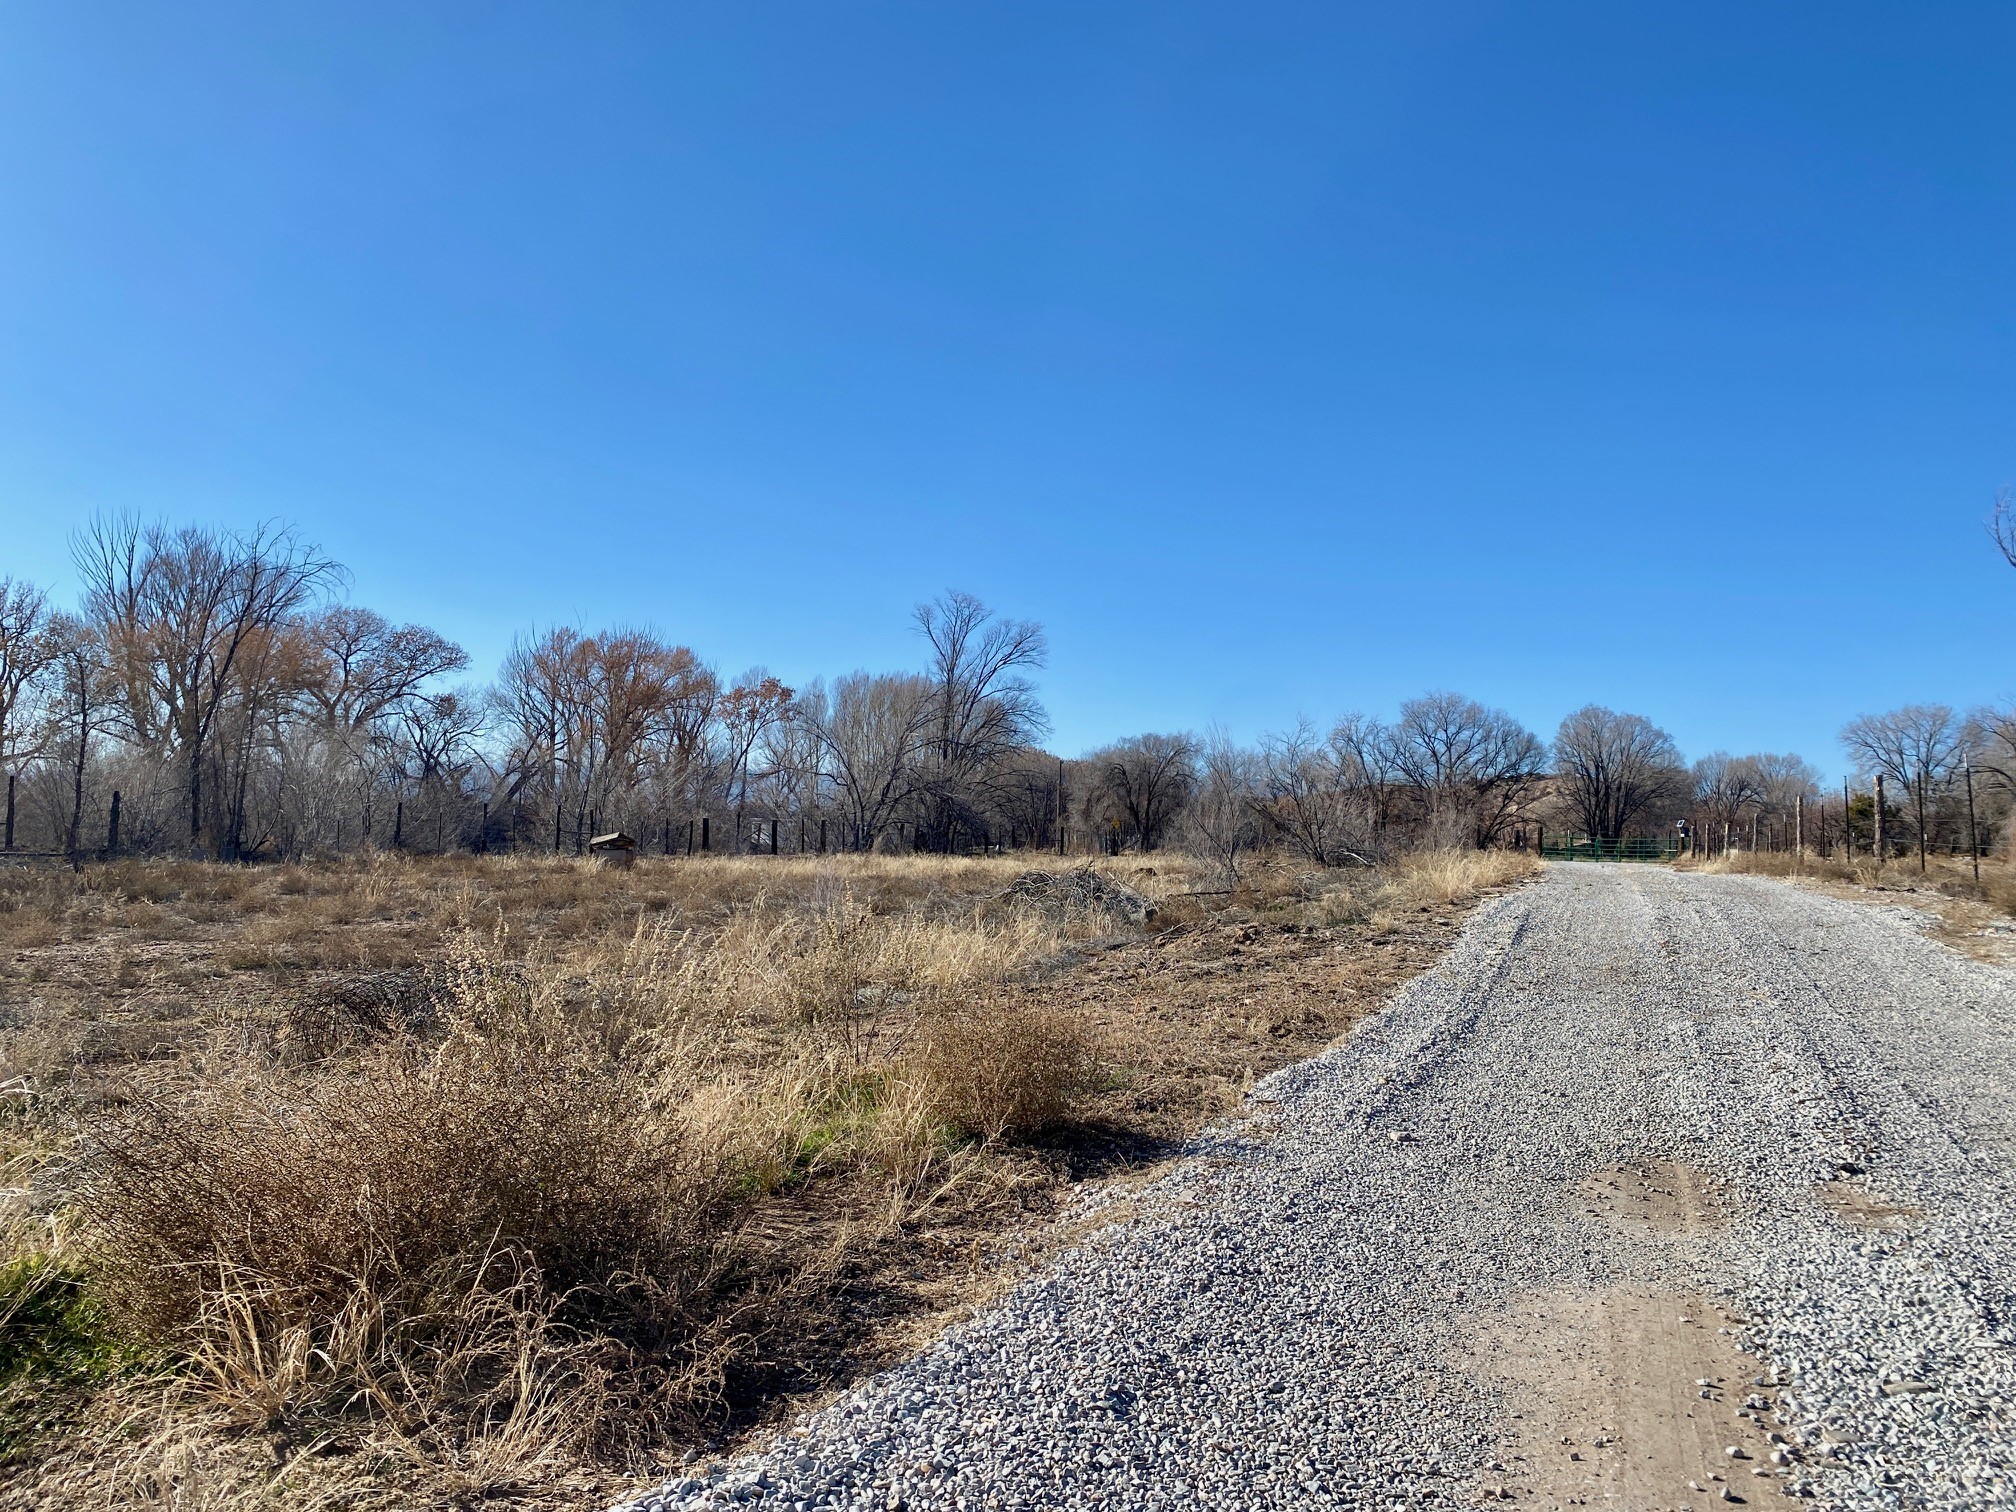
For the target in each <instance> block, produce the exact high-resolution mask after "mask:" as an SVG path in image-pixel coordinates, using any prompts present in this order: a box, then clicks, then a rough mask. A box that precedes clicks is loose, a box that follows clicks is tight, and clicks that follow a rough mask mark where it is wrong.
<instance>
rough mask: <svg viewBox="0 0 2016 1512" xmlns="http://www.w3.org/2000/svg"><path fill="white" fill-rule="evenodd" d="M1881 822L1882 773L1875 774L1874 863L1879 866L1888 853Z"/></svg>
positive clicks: (1886, 838)
mask: <svg viewBox="0 0 2016 1512" xmlns="http://www.w3.org/2000/svg"><path fill="white" fill-rule="evenodd" d="M1884 828H1885V826H1884V824H1883V774H1882V773H1881V772H1878V773H1877V774H1876V864H1877V865H1878V866H1881V865H1882V864H1883V862H1884V861H1885V860H1886V859H1887V858H1888V856H1889V854H1890V847H1889V845H1888V843H1887V841H1888V839H1889V837H1888V836H1887V835H1886V834H1885V833H1884Z"/></svg>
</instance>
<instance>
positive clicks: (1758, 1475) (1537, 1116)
mask: <svg viewBox="0 0 2016 1512" xmlns="http://www.w3.org/2000/svg"><path fill="white" fill-rule="evenodd" d="M2012 1092H2016V974H2012V973H2010V972H2009V971H2007V970H2005V969H2002V968H1998V967H1991V966H1984V965H1980V964H1977V963H1974V962H1971V961H1968V960H1966V959H1965V958H1963V957H1961V956H1960V955H1958V954H1956V953H1954V952H1952V951H1951V950H1949V949H1947V948H1946V947H1944V946H1942V945H1939V944H1937V943H1935V942H1933V941H1931V940H1928V939H1926V938H1924V936H1923V935H1922V933H1921V932H1920V931H1918V930H1917V929H1915V928H1914V927H1912V925H1911V924H1910V923H1909V922H1908V921H1904V920H1901V919H1899V918H1896V917H1892V916H1888V915H1886V914H1884V913H1883V912H1881V911H1878V910H1876V909H1871V908H1868V907H1866V906H1863V905H1860V904H1857V903H1854V902H1845V901H1838V900H1834V899H1829V898H1825V897H1821V896H1818V895H1817V894H1814V893H1809V892H1806V891H1803V890H1800V889H1798V888H1795V887H1792V886H1789V885H1786V884H1783V883H1776V882H1770V881H1766V880H1762V879H1756V878H1746V877H1725V876H1699V875H1688V874H1681V873H1675V872H1672V871H1669V870H1666V869H1663V868H1653V867H1646V868H1629V867H1599V866H1589V865H1557V866H1555V867H1553V868H1552V869H1550V871H1549V872H1548V873H1547V874H1546V876H1545V877H1544V878H1543V879H1541V880H1540V881H1539V882H1537V883H1535V884H1533V885H1531V886H1528V887H1524V888H1521V889H1520V890H1518V891H1516V892H1514V893H1512V894H1510V895H1508V896H1505V897H1502V898H1500V899H1497V900H1495V901H1493V902H1491V903H1489V904H1487V905H1485V906H1484V907H1483V908H1481V909H1480V910H1479V911H1478V913H1477V915H1476V916H1475V917H1474V919H1473V921H1472V923H1471V925H1470V927H1469V928H1468V930H1467V931H1466V932H1465V934H1464V935H1463V937H1462V939H1461V940H1460V941H1459V942H1458V944H1457V945H1456V947H1455V948H1454V950H1453V951H1452V952H1451V953H1450V954H1449V955H1448V956H1447V957H1446V958H1445V959H1444V961H1443V962H1442V964H1441V965H1440V966H1438V967H1437V968H1436V969H1435V970H1433V971H1432V972H1430V973H1429V974H1427V975H1426V976H1424V977H1421V978H1419V979H1417V980H1416V981H1415V982H1414V983H1413V984H1412V985H1411V986H1409V987H1408V988H1407V989H1405V990H1404V991H1403V992H1401V993H1400V994H1399V995H1398V997H1397V998H1396V999H1395V1000H1394V1001H1393V1002H1392V1003H1391V1004H1389V1005H1388V1006H1387V1007H1386V1008H1385V1009H1384V1010H1383V1011H1381V1012H1380V1013H1378V1014H1376V1015H1374V1016H1373V1017H1371V1018H1370V1019H1368V1020H1367V1021H1366V1022H1364V1023H1363V1024H1362V1025H1361V1026H1360V1027H1359V1028H1358V1029H1357V1030H1355V1031H1354V1032H1353V1033H1352V1034H1351V1035H1350V1036H1349V1038H1348V1039H1346V1040H1345V1041H1344V1042H1343V1043H1341V1044H1340V1045H1339V1046H1338V1047H1336V1048H1335V1049H1333V1050H1332V1051H1330V1052H1329V1053H1327V1054H1325V1055H1323V1056H1322V1057H1320V1058H1318V1059H1316V1060H1313V1061H1309V1062H1306V1063H1304V1064H1302V1065H1299V1066H1296V1067H1292V1068H1290V1069H1289V1070H1287V1071H1284V1072H1281V1073H1279V1074H1277V1075H1275V1076H1273V1077H1271V1078H1269V1079H1268V1080H1267V1081H1266V1082H1265V1083H1263V1084H1262V1085H1261V1086H1260V1087H1259V1088H1257V1089H1256V1091H1255V1093H1254V1097H1253V1102H1252V1109H1251V1112H1250V1115H1249V1116H1248V1117H1246V1118H1244V1119H1242V1120H1239V1121H1237V1122H1235V1123H1233V1124H1231V1125H1228V1126H1226V1127H1224V1128H1221V1129H1219V1130H1216V1131H1213V1132H1212V1133H1211V1134H1210V1135H1208V1136H1206V1137H1204V1138H1203V1139H1201V1140H1200V1141H1199V1142H1198V1144H1197V1146H1196V1150H1195V1154H1194V1158H1192V1159H1190V1160H1188V1161H1186V1162H1184V1163H1183V1164H1182V1165H1180V1166H1179V1167H1178V1168H1176V1169H1175V1170H1174V1171H1173V1173H1172V1174H1171V1175H1169V1176H1168V1177H1167V1178H1165V1179H1164V1180H1162V1181H1161V1182H1159V1183H1157V1185H1156V1186H1155V1187H1154V1188H1153V1189H1152V1190H1151V1191H1150V1193H1149V1194H1148V1196H1147V1198H1146V1199H1145V1200H1144V1201H1143V1202H1141V1203H1140V1204H1139V1205H1138V1206H1137V1208H1136V1210H1135V1212H1134V1213H1133V1215H1132V1216H1130V1217H1127V1218H1125V1219H1122V1220H1120V1221H1117V1222H1115V1223H1113V1224H1111V1225H1109V1226H1108V1227H1107V1228H1106V1229H1104V1230H1103V1231H1101V1233H1100V1234H1099V1235H1098V1237H1096V1238H1095V1239H1094V1240H1092V1241H1090V1242H1087V1243H1086V1244H1084V1245H1083V1246H1081V1247H1080V1248H1078V1249H1077V1250H1075V1251H1073V1252H1071V1253H1070V1254H1068V1255H1067V1256H1065V1257H1064V1258H1063V1259H1062V1260H1061V1261H1060V1262H1059V1263H1057V1264H1056V1265H1054V1266H1053V1267H1052V1268H1051V1269H1049V1270H1048V1271H1047V1272H1045V1273H1044V1274H1042V1275H1040V1276H1038V1277H1036V1278H1033V1279H1031V1280H1029V1281H1028V1282H1026V1283H1025V1284H1023V1285H1022V1286H1020V1287H1019V1288H1018V1289H1016V1290H1015V1291H1014V1292H1013V1293H1011V1294H1010V1295H1009V1296H1007V1297H1006V1298H1004V1299H1003V1300H1002V1301H1001V1302H999V1303H997V1304H995V1305H994V1306H992V1307H990V1308H989V1309H987V1310H985V1311H984V1312H982V1313H981V1314H979V1315H978V1316H976V1317H975V1318H973V1319H971V1320H970V1321H969V1322H966V1323H964V1324H961V1325H960V1326H958V1327H957V1328H955V1329H953V1330H952V1331H951V1332H950V1333H948V1334H947V1335H946V1336H945V1337H943V1338H942V1339H941V1340H940V1341H939V1342H938V1343H936V1344H935V1345H934V1346H932V1347H931V1348H930V1349H929V1350H927V1351H926V1352H925V1353H924V1354H923V1355H921V1356H920V1357H919V1358H917V1359H915V1360H913V1361H911V1362H910V1363H908V1364H906V1365H903V1366H901V1367H899V1368H897V1369H894V1370H891V1371H888V1372H886V1373H885V1374H883V1375H881V1376H879V1377H877V1378H875V1379H874V1380H872V1381H870V1382H868V1383H866V1384H864V1385H863V1386H861V1387H859V1388H858V1389H856V1390H854V1391H852V1392H850V1393H848V1394H846V1395H845V1396H843V1397H841V1398H839V1399H838V1400H836V1401H835V1402H833V1403H832V1404H830V1405H828V1406H826V1407H824V1408H822V1409H820V1410H819V1411H817V1412H815V1413H812V1414H810V1415H808V1416H806V1417H804V1418H802V1419H801V1420H800V1421H799V1422H798V1423H796V1424H795V1425H793V1427H792V1428H791V1429H790V1430H789V1431H787V1432H783V1433H781V1434H779V1435H777V1436H776V1437H775V1439H774V1441H773V1442H771V1443H770V1445H769V1446H768V1447H766V1448H764V1449H763V1450H761V1451H760V1452H757V1453H754V1454H751V1455H748V1456H745V1457H742V1458H738V1459H733V1460H729V1461H726V1462H723V1463H721V1464H718V1465H714V1466H710V1467H706V1468H705V1469H704V1470H699V1469H696V1471H695V1472H694V1473H691V1474H688V1475H686V1476H684V1477H682V1478H680V1479H677V1480H674V1481H673V1482H671V1483H670V1484H668V1485H665V1486H662V1487H659V1488H658V1489H656V1490H654V1491H653V1492H651V1493H650V1494H648V1495H646V1496H643V1497H642V1498H640V1499H638V1500H636V1501H634V1502H632V1503H629V1504H628V1506H629V1508H630V1509H632V1512H663V1509H670V1508H700V1507H710V1506H721V1505H734V1504H753V1505H761V1506H765V1507H779V1508H787V1507H788V1508H811V1507H844V1508H896V1507H907V1508H915V1509H926V1508H934V1509H935V1508H973V1509H978V1508H995V1507H999V1508H1052V1507H1055V1508H1148V1507H1187V1506H1209V1507H1265V1506H1283V1507H1290V1506H1311V1507H1323V1506H1338V1507H1364V1508H1388V1507H1410V1508H1411V1507H1475V1506H1478V1505H1483V1504H1496V1503H1497V1502H1498V1501H1499V1500H1501V1499H1515V1500H1516V1501H1518V1502H1520V1503H1523V1504H1526V1505H1543V1506H1544V1505H1563V1504H1574V1503H1576V1502H1577V1501H1578V1500H1579V1499H1580V1498H1578V1497H1577V1496H1575V1495H1571V1494H1567V1493H1566V1492H1564V1491H1562V1490H1561V1489H1560V1488H1559V1486H1550V1485H1548V1484H1547V1483H1546V1482H1545V1481H1544V1478H1542V1479H1535V1478H1534V1476H1535V1472H1533V1471H1532V1470H1531V1467H1530V1466H1528V1465H1526V1464H1524V1463H1523V1456H1515V1455H1514V1454H1513V1453H1512V1452H1511V1450H1510V1449H1509V1448H1508V1444H1511V1443H1516V1442H1517V1438H1518V1434H1517V1426H1516V1425H1518V1424H1519V1423H1520V1422H1521V1421H1522V1419H1527V1420H1530V1416H1531V1414H1530V1411H1529V1409H1530V1408H1531V1407H1532V1405H1533V1404H1531V1403H1530V1402H1525V1401H1522V1393H1527V1392H1530V1391H1532V1390H1534V1389H1536V1388H1535V1387H1533V1386H1532V1385H1531V1384H1530V1380H1528V1381H1527V1382H1526V1383H1524V1384H1521V1383H1520V1382H1519V1378H1518V1374H1517V1371H1516V1370H1513V1371H1510V1372H1508V1371H1507V1370H1506V1369H1503V1368H1500V1367H1501V1366H1502V1365H1504V1364H1505V1363H1506V1362H1505V1361H1502V1360H1501V1361H1498V1362H1496V1363H1494V1361H1493V1360H1492V1359H1491V1358H1490V1352H1491V1350H1492V1349H1494V1348H1495V1349H1497V1350H1498V1351H1499V1352H1500V1353H1503V1352H1505V1351H1506V1350H1508V1349H1509V1350H1510V1352H1511V1353H1512V1354H1514V1355H1516V1354H1517V1353H1518V1352H1519V1350H1520V1342H1519V1340H1520V1333H1519V1329H1520V1327H1521V1326H1522V1325H1521V1323H1520V1320H1521V1319H1522V1318H1523V1317H1526V1316H1528V1314H1527V1312H1526V1311H1525V1310H1524V1309H1526V1308H1527V1307H1528V1305H1529V1304H1530V1302H1531V1300H1532V1299H1534V1298H1536V1297H1555V1298H1558V1297H1575V1296H1581V1295H1612V1294H1621V1290H1620V1289H1629V1288H1637V1289H1639V1290H1640V1291H1641V1292H1642V1291H1643V1289H1645V1288H1648V1287H1649V1288H1670V1289H1671V1290H1672V1291H1673V1292H1674V1293H1675V1294H1680V1293H1683V1292H1684V1293H1689V1294H1695V1295H1706V1296H1709V1297H1713V1298H1716V1299H1718V1300H1719V1302H1720V1303H1721V1305H1722V1306H1723V1307H1725V1308H1726V1309H1727V1313H1728V1316H1729V1318H1730V1319H1731V1320H1732V1321H1733V1323H1734V1327H1733V1328H1731V1330H1730V1334H1731V1337H1730V1338H1729V1340H1728V1341H1727V1347H1729V1348H1730V1349H1731V1350H1732V1352H1733V1350H1734V1349H1735V1348H1736V1347H1738V1346H1740V1347H1741V1348H1742V1349H1744V1350H1747V1351H1749V1353H1750V1355H1752V1356H1754V1357H1755V1358H1754V1359H1745V1360H1743V1362H1742V1363H1743V1366H1744V1368H1745V1369H1746V1370H1750V1369H1754V1372H1755V1374H1754V1376H1752V1377H1750V1380H1749V1384H1748V1385H1745V1384H1744V1383H1742V1382H1737V1383H1736V1384H1735V1386H1734V1392H1735V1395H1734V1396H1733V1397H1731V1398H1730V1399H1729V1400H1727V1401H1726V1402H1725V1401H1724V1391H1725V1388H1724V1387H1723V1386H1721V1385H1720V1384H1719V1383H1718V1384H1711V1383H1710V1382H1709V1381H1708V1380H1707V1379H1706V1378H1705V1377H1704V1378H1703V1381H1702V1383H1701V1387H1702V1389H1701V1391H1700V1393H1699V1395H1700V1397H1701V1398H1702V1400H1703V1401H1704V1403H1707V1404H1708V1406H1704V1407H1703V1409H1702V1410H1703V1413H1704V1415H1705V1414H1706V1413H1707V1412H1708V1411H1709V1409H1710V1407H1712V1408H1713V1410H1714V1411H1716V1412H1726V1413H1727V1414H1730V1415H1731V1418H1732V1420H1734V1421H1737V1422H1738V1426H1746V1425H1747V1426H1750V1427H1754V1429H1755V1430H1756V1445H1757V1448H1758V1450H1759V1452H1758V1453H1756V1454H1754V1455H1753V1454H1750V1453H1747V1452H1744V1453H1741V1465H1740V1472H1741V1473H1739V1465H1738V1463H1737V1462H1736V1457H1734V1456H1732V1461H1731V1463H1730V1464H1728V1465H1725V1466H1723V1467H1722V1468H1723V1469H1726V1470H1727V1471H1728V1472H1729V1474H1728V1476H1727V1477H1726V1478H1724V1477H1723V1476H1722V1475H1719V1474H1718V1475H1716V1476H1713V1477H1699V1478H1695V1479H1693V1480H1692V1482H1691V1483H1682V1484H1676V1485H1674V1486H1673V1487H1672V1489H1671V1494H1670V1496H1668V1495H1666V1494H1665V1493H1664V1492H1662V1493H1661V1496H1660V1499H1657V1500H1649V1499H1648V1500H1646V1501H1645V1502H1644V1503H1643V1505H1647V1506H1661V1507H1665V1506H1672V1507H1679V1506H1692V1507H1696V1508H1699V1507H1705V1506H1708V1505H1711V1504H1719V1503H1720V1502H1721V1501H1724V1500H1742V1501H1748V1502H1750V1503H1753V1504H1760V1503H1761V1504H1769V1503H1774V1502H1779V1501H1780V1499H1781V1498H1796V1499H1800V1500H1804V1501H1805V1502H1806V1504H1807V1505H1810V1506H1818V1507H1835V1508H1844V1509H1845V1508H1865V1507H1866V1508H1942V1509H1943V1508H1954V1509H1958V1508H1979V1507H1989V1506H2002V1505H2011V1506H2016V1469H2012V1467H2016V1327H2012V1321H2011V1320H2012V1319H2016V1305H2012V1303H2016V1299H2012V1296H2011V1292H2012V1289H2016V1203H2012V1187H2016V1143H2012V1133H2016V1100H2012ZM1654 1161H1666V1162H1673V1163H1675V1166H1676V1168H1683V1167H1684V1168H1685V1169H1687V1170H1690V1171H1694V1172H1698V1173H1700V1176H1701V1180H1702V1181H1703V1183H1704V1184H1705V1185H1706V1187H1707V1188H1708V1189H1710V1190H1712V1191H1713V1192H1714V1193H1715V1194H1717V1202H1718V1203H1719V1205H1720V1206H1719V1211H1718V1213H1717V1215H1716V1219H1715V1222H1714V1223H1713V1224H1712V1225H1711V1226H1705V1227H1704V1226H1699V1225H1697V1226H1696V1227H1695V1229H1694V1230H1692V1231H1690V1232H1688V1233H1687V1234H1685V1235H1679V1234H1674V1235H1662V1234H1661V1233H1660V1232H1658V1231H1656V1230H1653V1229H1647V1230H1644V1231H1642V1232H1638V1233H1635V1234H1626V1233H1622V1232H1620V1230H1619V1227H1618V1224H1617V1222H1616V1219H1615V1216H1614V1214H1608V1213H1606V1212H1604V1211H1603V1210H1601V1207H1600V1205H1597V1204H1592V1203H1591V1201H1590V1200H1589V1196H1588V1194H1589V1191H1590V1188H1591V1184H1592V1183H1598V1182H1601V1181H1602V1180H1603V1179H1604V1177H1605V1173H1613V1172H1615V1171H1617V1170H1618V1169H1619V1168H1620V1167H1625V1166H1630V1165H1633V1164H1634V1163H1636V1164H1638V1165H1641V1166H1642V1165H1643V1163H1645V1162H1654ZM1681 1321H1682V1322H1688V1323H1691V1322H1692V1321H1693V1320H1692V1319H1682V1320H1681ZM1486 1340H1495V1341H1498V1342H1497V1343H1496V1344H1492V1345H1488V1346H1487V1345H1486V1344H1485V1343H1483V1342H1480V1341H1486ZM1508 1340H1509V1341H1510V1342H1509V1344H1508V1343H1507V1342H1506V1341H1508ZM1536 1348H1537V1345H1536ZM1511 1363H1512V1364H1514V1365H1516V1364H1517V1361H1516V1360H1514V1361H1512V1362H1511ZM1621 1368H1622V1369H1624V1370H1626V1371H1629V1370H1631V1369H1639V1370H1655V1369H1658V1368H1660V1365H1659V1362H1658V1361H1657V1359H1655V1358H1647V1359H1644V1360H1640V1361H1637V1362H1635V1363H1634V1362H1633V1361H1631V1360H1628V1359H1627V1360H1625V1361H1623V1362H1622V1365H1621ZM1683 1384H1685V1385H1687V1386H1688V1387H1689V1388H1690V1391H1689V1394H1690V1395H1691V1394H1692V1393H1691V1387H1692V1385H1693V1383H1692V1382H1688V1383H1683ZM1539 1389H1544V1388H1539ZM1605 1426H1606V1427H1607V1426H1608V1425H1605ZM1628 1426H1629V1425H1627V1428H1628ZM1612 1431H1613V1432H1619V1433H1620V1436H1623V1437H1628V1433H1624V1432H1620V1431H1619V1430H1614V1429H1613V1430H1612ZM1704 1431H1707V1430H1705V1429H1704ZM1715 1431H1718V1432H1719V1431H1722V1430H1721V1429H1719V1428H1718V1429H1716V1430H1715ZM1767 1435H1768V1436H1767ZM1594 1442H1595V1443H1597V1444H1599V1445H1600V1444H1602V1443H1603V1442H1604V1440H1603V1439H1601V1438H1599V1439H1597V1440H1594ZM1766 1444H1769V1445H1770V1446H1771V1447H1770V1449H1769V1451H1768V1454H1767V1453H1766V1452H1763V1451H1764V1446H1765V1445H1766ZM1731 1447H1732V1448H1736V1447H1738V1446H1737V1445H1736V1444H1734V1443H1732V1445H1731ZM1589 1453H1590V1454H1591V1455H1592V1456H1593V1455H1594V1454H1595V1453H1596V1451H1595V1450H1591V1451H1589ZM1572 1457H1573V1458H1575V1459H1577V1460H1578V1461H1579V1460H1580V1459H1582V1455H1581V1453H1579V1452H1578V1453H1577V1454H1576V1455H1574V1456H1572ZM1522 1476H1523V1477H1524V1478H1523V1479H1522ZM1610 1496H1611V1499H1610V1500H1609V1501H1608V1504H1609V1505H1612V1506H1627V1505H1631V1503H1629V1502H1627V1501H1619V1500H1617V1499H1615V1498H1616V1493H1615V1492H1614V1491H1613V1492H1612V1493H1610ZM1589 1500H1591V1501H1592V1502H1594V1503H1595V1504H1604V1503H1603V1499H1602V1497H1601V1496H1600V1495H1598V1496H1591V1497H1590V1498H1589Z"/></svg>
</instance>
